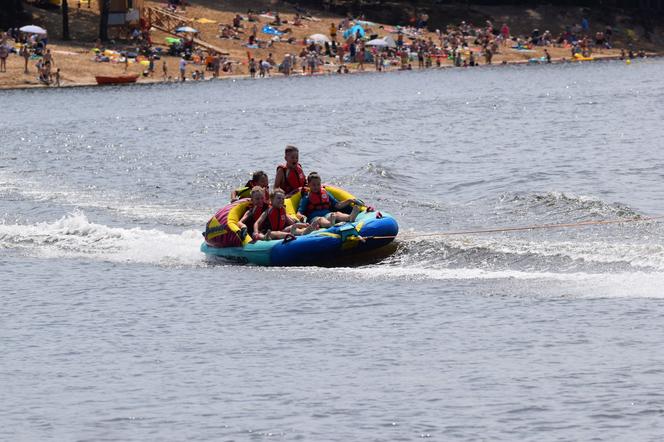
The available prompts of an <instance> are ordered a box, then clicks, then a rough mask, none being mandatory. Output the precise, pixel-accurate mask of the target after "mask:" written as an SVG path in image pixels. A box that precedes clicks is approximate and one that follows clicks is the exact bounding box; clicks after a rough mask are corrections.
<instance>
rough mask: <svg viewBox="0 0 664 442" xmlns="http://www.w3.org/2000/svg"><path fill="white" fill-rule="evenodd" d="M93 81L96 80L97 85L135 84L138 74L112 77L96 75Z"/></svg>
mask: <svg viewBox="0 0 664 442" xmlns="http://www.w3.org/2000/svg"><path fill="white" fill-rule="evenodd" d="M95 80H97V84H127V83H136V80H138V74H132V75H114V76H106V75H97V76H95Z"/></svg>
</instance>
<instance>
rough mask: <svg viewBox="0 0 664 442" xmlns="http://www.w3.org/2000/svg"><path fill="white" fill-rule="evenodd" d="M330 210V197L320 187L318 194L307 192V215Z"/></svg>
mask: <svg viewBox="0 0 664 442" xmlns="http://www.w3.org/2000/svg"><path fill="white" fill-rule="evenodd" d="M329 209H330V195H328V193H327V191H326V190H325V189H323V188H322V187H321V189H320V192H319V193H314V192H311V191H310V192H309V204H307V215H308V214H310V213H312V212H315V211H317V210H329Z"/></svg>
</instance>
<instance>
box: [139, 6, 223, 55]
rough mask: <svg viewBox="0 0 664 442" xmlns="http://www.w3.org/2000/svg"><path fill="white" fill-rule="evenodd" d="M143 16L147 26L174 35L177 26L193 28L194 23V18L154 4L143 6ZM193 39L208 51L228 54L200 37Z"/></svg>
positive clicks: (176, 34) (175, 34) (177, 35)
mask: <svg viewBox="0 0 664 442" xmlns="http://www.w3.org/2000/svg"><path fill="white" fill-rule="evenodd" d="M143 18H144V19H145V20H147V24H148V26H151V27H153V28H155V29H159V30H160V31H162V32H165V33H167V34H171V35H174V36H176V37H179V36H180V35H179V34H178V33H177V32H175V30H176V29H177V28H179V27H182V26H190V27H192V28H193V27H195V25H196V23H195V22H194V20H192V19H190V18H187V17H185V16H183V15H180V14H176V13H174V12H171V11H169V10H167V9H164V8H158V7H154V6H146V7H144V8H143ZM193 41H194V44H196V45H198V46H201V47H204V48H205V49H207V50H208V51H214V52H216V53H217V54H220V55H228V52H225V51H224V50H223V49H221V48H220V47H218V46H215V45H213V44H211V43H208V42H206V41H204V40H201V39H200V38H196V37H194V39H193Z"/></svg>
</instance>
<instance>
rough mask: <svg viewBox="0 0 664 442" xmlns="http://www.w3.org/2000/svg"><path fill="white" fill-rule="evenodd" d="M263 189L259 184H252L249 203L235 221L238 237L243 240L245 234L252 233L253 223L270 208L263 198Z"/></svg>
mask: <svg viewBox="0 0 664 442" xmlns="http://www.w3.org/2000/svg"><path fill="white" fill-rule="evenodd" d="M264 190H265V189H263V188H262V187H261V186H254V188H253V189H251V205H250V206H249V209H247V211H246V212H244V215H242V218H240V221H238V223H237V225H238V227H239V228H240V232H239V235H240V239H241V240H243V241H244V238H245V236H247V234H253V232H254V223H255V222H256V220H258V218H260V216H261V215H262V214H263V213H264V212H266V211H267V210H268V209H269V208H270V205H269V204H268V203H267V201H266V200H265V192H264Z"/></svg>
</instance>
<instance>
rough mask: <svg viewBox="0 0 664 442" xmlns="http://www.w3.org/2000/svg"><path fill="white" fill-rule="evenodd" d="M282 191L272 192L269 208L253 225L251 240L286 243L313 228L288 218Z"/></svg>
mask: <svg viewBox="0 0 664 442" xmlns="http://www.w3.org/2000/svg"><path fill="white" fill-rule="evenodd" d="M285 196H286V195H285V194H284V191H283V190H281V189H277V190H275V191H274V192H272V195H271V197H272V204H271V207H270V208H269V209H268V210H266V211H265V212H263V213H262V214H261V216H260V217H259V218H258V219H257V220H256V222H255V223H254V234H253V239H254V241H257V240H259V239H264V240H270V239H285V240H287V241H290V240H293V239H295V237H296V236H298V235H306V234H307V233H309V232H311V231H312V230H313V228H312V227H311V226H310V225H308V224H304V223H300V222H298V220H297V219H295V218H293V217H291V216H289V215H288V214H287V213H286V208H285V207H284V199H285Z"/></svg>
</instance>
